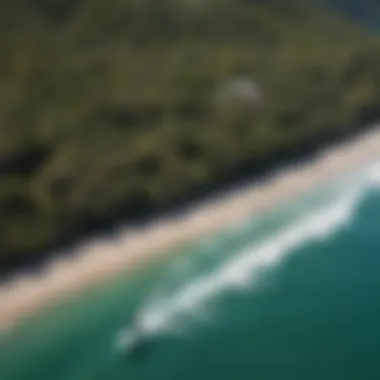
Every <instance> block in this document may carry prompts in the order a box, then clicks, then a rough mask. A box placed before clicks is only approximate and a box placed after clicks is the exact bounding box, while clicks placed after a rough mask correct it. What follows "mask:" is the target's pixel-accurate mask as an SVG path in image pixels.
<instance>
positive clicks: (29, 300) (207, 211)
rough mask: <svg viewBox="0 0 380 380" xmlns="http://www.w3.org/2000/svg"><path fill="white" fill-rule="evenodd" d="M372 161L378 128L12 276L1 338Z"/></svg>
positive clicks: (4, 295) (2, 302) (0, 306)
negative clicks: (88, 289)
mask: <svg viewBox="0 0 380 380" xmlns="http://www.w3.org/2000/svg"><path fill="white" fill-rule="evenodd" d="M377 157H380V129H379V128H376V129H371V130H370V131H369V132H368V131H367V132H366V133H364V134H363V135H361V136H360V137H358V138H356V139H355V140H351V141H349V142H346V143H344V144H340V145H339V146H335V147H332V148H330V149H328V150H326V151H324V152H323V153H321V154H320V155H319V156H318V157H316V158H315V159H314V160H313V161H311V162H307V163H304V164H301V165H298V166H297V167H293V168H289V169H286V170H283V171H280V172H278V173H276V174H274V175H273V176H271V177H270V178H268V179H266V180H263V181H261V182H260V183H255V184H251V185H247V186H242V187H241V188H239V189H238V190H235V191H233V192H229V193H226V194H225V195H224V196H222V197H219V198H217V199H210V200H209V201H208V202H206V203H204V204H202V205H195V206H194V207H193V208H192V209H191V210H189V211H186V212H183V213H182V214H180V215H177V216H176V217H172V218H169V219H165V220H162V219H160V220H155V221H154V222H152V223H151V224H150V225H148V226H146V227H144V228H141V229H138V230H124V231H120V232H119V233H117V234H114V235H112V237H111V236H109V237H108V238H107V237H101V238H97V239H93V240H91V241H88V242H85V243H83V244H78V245H77V246H76V247H75V248H74V250H75V252H74V253H75V254H74V255H69V257H64V256H65V255H61V256H60V257H58V258H53V259H52V261H51V262H50V263H49V264H48V265H47V266H46V268H45V269H44V270H43V272H42V273H41V274H40V275H38V276H32V275H30V276H26V275H25V274H24V275H20V276H16V277H14V278H13V279H11V280H9V281H8V282H6V283H4V284H2V285H1V286H0V332H6V331H8V332H9V331H11V329H12V327H14V326H16V324H17V323H19V322H20V321H21V320H22V319H24V318H25V317H28V316H31V315H36V314H37V313H38V312H39V311H41V310H42V309H43V308H44V307H46V306H48V305H51V304H52V303H53V301H58V300H60V299H62V298H64V297H68V296H71V295H73V294H75V292H76V291H78V290H81V289H83V288H84V287H85V286H89V285H91V284H94V283H95V282H99V281H101V280H102V281H105V280H107V278H109V276H114V275H116V274H118V273H121V272H123V271H125V270H127V269H131V268H134V267H135V266H136V265H141V264H142V263H144V262H145V261H146V260H149V259H153V258H157V257H159V255H162V254H164V253H165V252H166V253H168V252H170V251H171V250H172V249H173V248H175V246H178V245H181V244H184V243H186V242H190V241H194V240H195V239H198V238H200V237H202V236H205V235H208V234H211V233H213V232H216V231H218V230H220V229H222V228H225V227H227V226H229V225H233V224H234V223H237V222H238V221H240V220H242V219H244V218H247V217H249V216H250V215H252V214H254V213H255V212H259V211H262V210H264V209H268V208H270V207H271V206H273V205H274V204H276V203H278V202H280V201H281V202H283V201H286V199H288V198H291V197H295V196H297V195H299V194H301V193H304V192H306V191H307V190H310V189H312V188H314V187H315V186H317V185H318V184H319V183H321V182H322V181H327V180H329V179H330V178H333V177H335V176H337V175H339V174H343V173H344V172H346V171H348V170H352V169H353V168H355V167H359V166H360V165H364V164H365V163H367V162H370V161H372V160H374V159H376V158H377Z"/></svg>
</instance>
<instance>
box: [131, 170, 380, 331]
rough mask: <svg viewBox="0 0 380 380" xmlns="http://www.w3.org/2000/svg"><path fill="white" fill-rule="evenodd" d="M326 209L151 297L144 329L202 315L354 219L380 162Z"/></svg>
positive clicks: (142, 316)
mask: <svg viewBox="0 0 380 380" xmlns="http://www.w3.org/2000/svg"><path fill="white" fill-rule="evenodd" d="M349 182H350V186H348V188H347V183H346V184H345V185H344V187H345V188H344V189H341V191H340V193H339V194H338V195H336V196H334V197H333V199H330V201H329V202H326V203H325V204H324V206H322V207H317V208H316V207H313V208H312V210H309V212H305V214H303V215H302V216H301V217H298V218H297V219H296V221H294V222H293V223H290V224H287V225H286V226H283V227H282V228H279V229H277V231H276V232H275V233H273V234H271V235H270V236H268V237H266V238H262V240H261V241H256V242H254V243H252V244H250V246H249V247H248V248H244V249H242V250H241V251H239V252H236V253H234V255H233V256H232V257H230V258H229V259H227V260H226V261H224V262H223V263H221V264H220V265H219V266H218V267H217V268H216V269H213V270H211V271H210V272H209V273H207V274H206V275H202V276H199V277H198V278H195V279H192V280H191V281H190V282H188V283H186V284H184V285H182V286H180V287H179V288H177V290H175V291H171V292H168V293H167V294H166V295H162V294H161V295H160V297H155V298H154V299H152V298H151V299H149V300H148V301H147V302H146V304H145V305H143V307H142V308H141V309H140V313H139V315H138V321H139V328H140V329H141V330H142V331H144V332H145V333H146V334H156V333H160V332H164V331H165V332H167V331H171V330H172V328H173V326H176V324H177V322H178V321H179V320H181V318H182V317H183V316H184V315H192V314H194V315H197V314H200V311H201V310H202V307H203V306H204V305H205V304H206V303H207V302H208V301H210V300H211V299H212V298H214V297H217V296H219V295H221V294H223V293H224V292H225V291H228V290H230V289H234V288H235V289H236V288H238V289H242V288H243V289H244V288H247V287H252V286H254V285H255V284H257V283H258V282H259V281H260V278H261V275H262V274H263V273H265V272H266V271H268V270H271V269H273V268H275V267H276V266H278V265H280V264H281V263H282V262H283V261H284V259H286V258H287V256H289V255H290V254H292V253H293V252H295V251H296V250H297V249H300V248H302V247H303V246H305V245H307V244H309V243H311V242H313V241H323V240H326V239H328V238H329V237H330V236H331V235H333V234H334V233H336V232H337V231H338V230H340V229H342V228H344V227H345V226H346V225H347V224H348V223H349V222H350V220H351V219H352V216H353V214H354V213H355V211H356V208H357V205H358V203H359V201H360V200H361V199H362V197H363V196H364V195H365V194H366V192H367V191H368V190H369V189H373V188H374V187H379V185H380V163H377V164H375V165H372V166H371V167H369V168H367V170H365V171H363V172H361V173H360V175H359V176H358V177H357V178H355V179H354V180H353V181H349Z"/></svg>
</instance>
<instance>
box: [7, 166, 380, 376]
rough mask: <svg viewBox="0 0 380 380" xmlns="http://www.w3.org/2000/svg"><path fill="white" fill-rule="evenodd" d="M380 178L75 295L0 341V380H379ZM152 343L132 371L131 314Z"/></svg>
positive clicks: (359, 176)
mask: <svg viewBox="0 0 380 380" xmlns="http://www.w3.org/2000/svg"><path fill="white" fill-rule="evenodd" d="M379 179H380V169H379V167H378V165H375V166H371V168H369V167H367V168H365V170H364V169H363V170H361V171H360V172H358V173H355V174H352V175H351V176H349V177H347V178H346V180H337V181H336V182H334V183H329V184H326V185H324V186H322V187H321V188H319V189H316V190H315V191H314V192H312V193H310V194H308V195H305V196H304V197H302V198H300V199H297V200H295V201H294V202H291V203H289V204H287V205H285V206H281V207H278V208H277V209H276V210H271V211H270V212H268V213H266V214H263V215H256V216H255V217H254V218H250V219H249V220H247V221H244V222H243V223H241V224H240V225H237V226H234V227H233V228H231V229H229V230H227V231H224V232H223V233H220V234H219V235H218V236H213V237H210V238H208V239H203V240H202V241H199V242H196V243H194V244H193V245H191V246H188V247H186V248H183V249H182V251H181V252H178V253H176V254H175V255H172V256H168V257H166V258H165V259H164V260H161V261H160V263H155V264H153V265H151V266H149V267H146V268H144V269H141V270H140V271H139V272H136V273H134V275H133V276H131V275H125V276H120V277H118V278H116V279H114V280H113V281H112V282H108V283H107V284H106V285H104V284H103V285H99V286H97V287H95V288H92V289H91V290H90V291H86V292H83V293H82V294H79V295H78V296H77V297H76V298H75V299H72V300H70V301H66V302H64V303H61V304H59V305H57V306H56V307H54V308H52V309H50V310H49V311H46V312H45V313H44V314H43V315H41V316H40V317H39V318H36V319H35V320H34V321H29V322H28V323H25V324H24V325H22V326H20V327H19V328H18V330H16V331H15V332H14V333H13V334H12V335H10V336H8V337H5V338H3V339H2V341H1V342H0V344H1V346H0V350H1V351H0V379H1V380H24V379H25V380H41V379H49V380H50V379H52V380H93V379H94V380H95V379H99V380H100V379H115V380H118V379H139V380H145V379H165V380H167V379H181V380H187V379H189V380H190V379H191V380H193V379H198V380H202V379H208V380H209V379H212V378H218V379H253V378H255V379H262V380H272V379H289V380H290V379H292V380H293V379H302V380H303V379H308V380H314V379H318V380H319V379H322V378H323V379H326V380H328V379H334V380H340V379H342V380H350V379H352V380H362V379H363V380H364V379H376V380H378V379H380V360H379V359H380V324H379V321H380V296H379V295H380V186H379V184H380V181H379ZM136 310H137V311H138V316H139V322H140V323H141V326H142V328H143V329H144V331H145V334H146V336H147V337H149V339H151V341H152V344H151V345H150V346H149V347H148V352H147V355H146V357H144V358H143V359H141V360H138V361H135V362H130V361H127V360H126V358H125V357H124V356H123V355H121V354H120V352H118V351H117V349H116V347H115V340H116V338H117V336H118V333H120V331H121V330H122V329H123V328H126V325H127V323H128V321H129V320H130V317H131V315H132V313H134V312H135V311H136Z"/></svg>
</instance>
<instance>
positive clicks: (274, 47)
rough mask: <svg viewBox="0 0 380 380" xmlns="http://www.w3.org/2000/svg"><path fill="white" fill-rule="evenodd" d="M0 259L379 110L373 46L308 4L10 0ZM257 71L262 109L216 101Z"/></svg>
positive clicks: (3, 78) (183, 191)
mask: <svg viewBox="0 0 380 380" xmlns="http://www.w3.org/2000/svg"><path fill="white" fill-rule="evenodd" d="M1 8H2V9H1V12H0V28H1V33H0V96H1V101H0V119H1V122H0V255H1V256H0V263H1V266H2V267H3V268H4V267H5V266H8V265H9V264H14V263H18V262H22V261H24V260H25V259H26V258H27V257H31V255H32V254H33V253H36V252H39V251H43V250H46V249H49V248H50V247H52V246H55V245H57V244H60V243H62V242H63V241H64V240H65V239H68V238H70V237H72V236H74V235H76V234H78V233H80V232H84V231H89V230H91V229H93V228H95V227H97V226H100V225H103V224H107V223H111V222H112V221H115V219H116V218H118V217H121V216H122V217H124V218H126V219H133V218H136V217H137V216H140V215H144V214H147V213H149V212H151V211H152V210H157V209H160V208H162V207H164V206H166V205H168V204H169V203H170V202H173V201H175V200H179V199H182V198H186V197H187V196H189V195H191V194H193V193H194V192H195V191H198V190H199V189H201V188H204V187H205V186H209V185H210V184H212V183H214V182H215V181H218V180H220V179H221V178H224V177H225V176H226V175H228V174H229V173H232V172H236V171H238V170H240V169H241V168H242V167H247V165H248V166H249V167H251V168H252V171H255V170H257V169H258V168H260V167H263V165H264V164H266V163H268V162H273V161H276V160H277V161H278V160H280V157H286V156H287V155H290V154H291V153H294V152H298V151H308V150H309V149H311V148H313V147H316V146H318V144H320V143H322V142H324V141H327V140H329V139H332V138H333V137H336V136H343V135H345V134H347V133H348V132H349V131H350V130H351V129H353V128H354V127H355V126H357V125H358V124H361V123H363V122H365V121H367V120H372V119H375V118H376V117H377V116H378V114H379V104H380V47H379V44H378V41H377V40H376V39H375V38H374V37H372V36H370V35H367V33H366V32H364V31H361V30H360V29H358V28H356V27H354V26H352V25H350V24H349V23H348V22H346V21H345V20H343V19H341V18H340V17H339V16H338V15H334V14H333V13H332V12H329V11H327V9H322V8H319V7H318V6H317V5H314V4H313V3H312V1H311V0H261V1H258V0H256V1H253V0H251V1H248V0H245V1H243V0H239V1H238V0H208V1H195V0H194V1H190V0H160V1H156V0H145V1H143V0H139V1H138V0H88V1H86V0H61V1H53V0H33V1H32V0H30V1H27V0H5V1H3V3H2V6H1ZM235 76H245V77H251V78H254V80H256V81H258V83H260V86H261V89H262V91H263V93H264V95H265V101H264V102H263V103H262V106H259V107H252V106H247V104H242V103H241V102H237V103H234V104H232V102H230V103H228V104H227V105H228V106H227V105H226V104H224V105H222V106H220V105H219V106H218V105H217V104H216V103H215V91H216V89H217V88H218V87H219V86H220V85H222V84H223V83H225V82H226V81H228V80H229V79H230V78H233V77H235Z"/></svg>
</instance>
